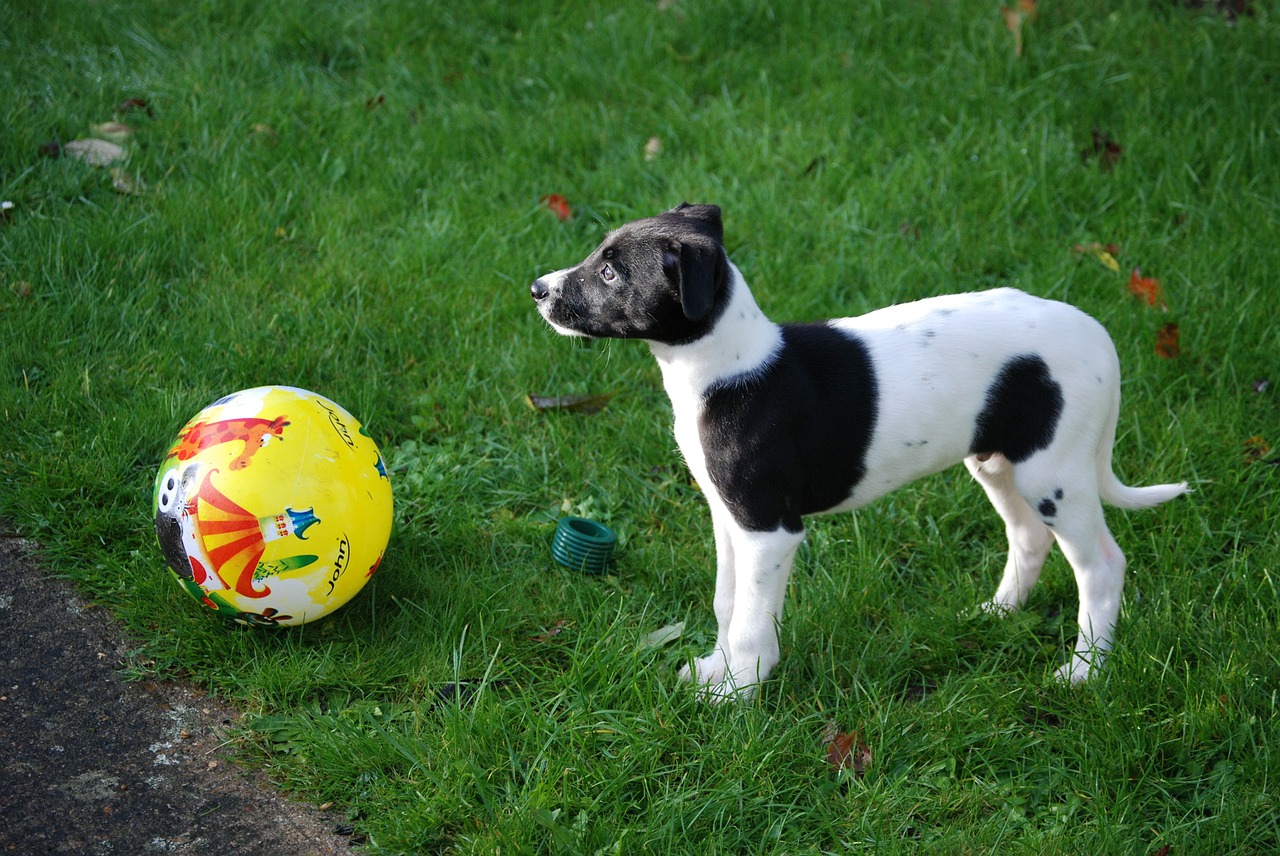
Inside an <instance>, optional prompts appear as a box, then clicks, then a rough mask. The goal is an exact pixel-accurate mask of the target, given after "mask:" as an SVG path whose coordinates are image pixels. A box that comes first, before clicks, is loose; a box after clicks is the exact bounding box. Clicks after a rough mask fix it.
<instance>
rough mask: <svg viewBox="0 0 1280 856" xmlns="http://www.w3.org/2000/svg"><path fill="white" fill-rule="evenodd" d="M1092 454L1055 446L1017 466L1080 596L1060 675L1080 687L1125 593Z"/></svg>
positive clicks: (1098, 658) (1022, 487)
mask: <svg viewBox="0 0 1280 856" xmlns="http://www.w3.org/2000/svg"><path fill="white" fill-rule="evenodd" d="M1093 464H1094V460H1093V458H1092V456H1086V455H1083V454H1075V453H1073V452H1072V450H1070V449H1062V448H1059V449H1057V450H1056V454H1053V455H1050V454H1049V453H1048V452H1045V453H1041V454H1040V455H1037V456H1036V457H1034V458H1032V459H1030V460H1028V461H1024V462H1022V463H1020V464H1018V465H1017V466H1016V468H1015V471H1014V481H1015V483H1016V484H1017V487H1018V491H1019V493H1021V494H1022V497H1023V498H1024V499H1025V500H1026V501H1027V504H1028V505H1030V506H1032V507H1033V509H1034V510H1035V512H1036V514H1037V515H1039V517H1040V519H1041V520H1042V521H1044V523H1045V524H1046V525H1047V526H1048V527H1050V529H1051V530H1052V531H1053V535H1054V538H1056V539H1057V542H1058V546H1059V547H1061V548H1062V553H1063V555H1064V556H1066V558H1067V562H1068V563H1070V565H1071V570H1072V572H1073V573H1074V575H1075V579H1076V588H1077V590H1078V592H1079V597H1080V613H1079V618H1078V622H1079V635H1078V636H1077V637H1076V643H1075V650H1074V652H1073V653H1072V655H1071V659H1070V660H1069V661H1067V663H1066V664H1065V665H1063V666H1062V668H1060V669H1059V670H1058V677H1059V678H1060V679H1062V680H1066V681H1070V682H1071V683H1079V682H1081V681H1083V680H1085V679H1086V678H1088V677H1089V672H1090V669H1091V668H1094V667H1097V666H1100V665H1101V664H1102V660H1103V658H1104V657H1105V656H1106V653H1107V651H1109V650H1110V649H1111V638H1112V633H1113V632H1114V630H1115V626H1116V620H1117V619H1118V618H1119V616H1120V595H1121V593H1122V592H1123V590H1124V571H1125V558H1124V553H1122V552H1121V551H1120V547H1119V546H1118V545H1117V544H1116V541H1115V538H1113V537H1112V536H1111V532H1110V530H1109V529H1107V521H1106V518H1105V517H1104V515H1103V513H1102V500H1101V499H1100V498H1099V495H1098V477H1097V468H1096V467H1095V466H1094V465H1093Z"/></svg>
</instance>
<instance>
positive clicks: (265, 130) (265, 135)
mask: <svg viewBox="0 0 1280 856" xmlns="http://www.w3.org/2000/svg"><path fill="white" fill-rule="evenodd" d="M250 136H253V137H256V138H258V139H260V140H262V141H263V142H264V143H266V144H267V145H269V146H274V145H275V144H276V143H277V142H279V140H280V135H279V134H277V133H276V129H275V128H273V127H271V126H270V125H266V124H263V123H262V122H256V123H254V126H253V130H252V132H251V134H250Z"/></svg>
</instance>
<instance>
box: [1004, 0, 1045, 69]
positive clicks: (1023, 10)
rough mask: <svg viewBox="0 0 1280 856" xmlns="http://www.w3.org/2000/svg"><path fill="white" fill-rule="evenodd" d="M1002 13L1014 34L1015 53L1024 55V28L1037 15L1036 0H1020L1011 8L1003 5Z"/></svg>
mask: <svg viewBox="0 0 1280 856" xmlns="http://www.w3.org/2000/svg"><path fill="white" fill-rule="evenodd" d="M1000 14H1001V15H1002V16H1004V25H1005V28H1006V29H1008V30H1009V32H1010V33H1012V34H1013V55H1014V56H1018V57H1020V56H1022V29H1023V27H1025V26H1026V25H1027V24H1030V23H1031V22H1032V21H1034V20H1035V17H1036V4H1035V2H1034V0H1018V2H1017V5H1015V6H1013V7H1012V8H1010V7H1009V6H1001V7H1000Z"/></svg>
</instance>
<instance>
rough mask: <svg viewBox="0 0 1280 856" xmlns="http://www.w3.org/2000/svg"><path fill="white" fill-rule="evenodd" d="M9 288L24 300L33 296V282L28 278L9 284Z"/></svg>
mask: <svg viewBox="0 0 1280 856" xmlns="http://www.w3.org/2000/svg"><path fill="white" fill-rule="evenodd" d="M9 290H10V291H12V292H13V293H14V294H15V295H17V296H18V297H20V298H22V299H23V300H26V299H27V298H28V297H30V296H31V283H29V282H27V281H26V280H19V281H18V282H15V283H12V284H11V285H10V286H9Z"/></svg>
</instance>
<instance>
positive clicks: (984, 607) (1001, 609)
mask: <svg viewBox="0 0 1280 856" xmlns="http://www.w3.org/2000/svg"><path fill="white" fill-rule="evenodd" d="M1017 611H1018V607H1017V605H1016V604H1012V603H1003V602H1001V601H998V600H995V599H994V598H993V599H992V600H984V601H983V602H982V603H980V604H978V613H979V614H981V615H990V616H991V617H992V618H1004V617H1005V616H1007V615H1009V614H1010V613H1013V612H1017Z"/></svg>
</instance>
